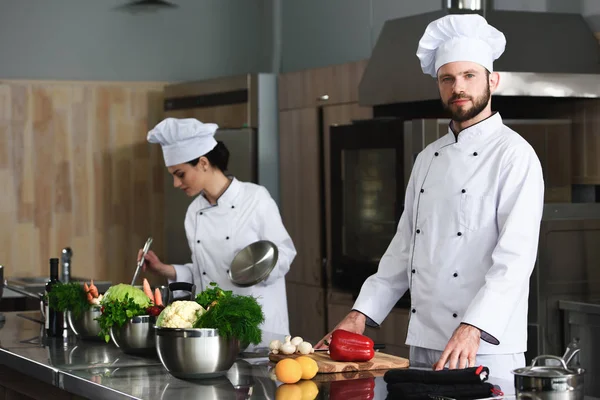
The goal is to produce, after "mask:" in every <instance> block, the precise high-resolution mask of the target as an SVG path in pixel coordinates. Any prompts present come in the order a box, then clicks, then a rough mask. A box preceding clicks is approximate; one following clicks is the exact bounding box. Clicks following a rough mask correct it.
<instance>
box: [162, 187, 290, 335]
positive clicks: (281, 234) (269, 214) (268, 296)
mask: <svg viewBox="0 0 600 400" xmlns="http://www.w3.org/2000/svg"><path fill="white" fill-rule="evenodd" d="M185 232H186V236H187V239H188V243H189V246H190V249H191V251H192V263H189V264H185V265H174V267H175V271H176V273H177V278H176V280H177V281H178V282H191V283H194V284H195V285H196V293H199V292H201V291H202V290H204V289H206V288H207V287H208V285H209V284H210V282H216V283H217V285H218V286H219V287H220V288H222V289H224V290H232V291H233V292H234V293H235V294H239V295H252V296H254V297H257V298H258V302H259V303H260V304H261V306H262V308H263V312H264V314H265V322H264V323H263V324H262V325H261V329H263V330H265V331H268V332H273V333H277V334H281V335H288V334H289V330H290V329H289V318H288V309H287V298H286V289H285V279H284V277H285V274H286V273H287V272H288V271H289V269H290V265H291V263H292V261H293V260H294V257H295V256H296V249H295V248H294V244H293V243H292V239H291V238H290V236H289V234H288V233H287V231H286V229H285V227H284V226H283V223H282V221H281V216H280V214H279V209H278V207H277V204H276V203H275V201H274V200H273V198H272V197H271V195H270V194H269V192H268V191H267V190H266V189H265V188H264V187H262V186H259V185H255V184H253V183H248V182H240V181H238V180H237V179H235V178H233V180H232V182H231V184H230V185H229V187H228V188H227V190H226V191H225V192H224V193H223V194H222V195H221V197H219V199H218V200H217V204H216V205H214V206H211V205H210V203H209V202H208V201H207V200H206V198H205V197H204V196H202V195H200V196H198V197H197V198H196V199H194V201H193V202H192V203H191V204H190V206H189V207H188V210H187V213H186V216H185ZM258 240H270V241H271V242H273V243H274V244H275V245H276V246H277V249H278V250H279V257H278V261H277V265H276V266H275V268H274V269H273V270H272V271H271V273H270V274H269V276H268V278H267V279H265V280H264V281H263V282H261V283H258V284H256V285H254V286H251V287H247V288H241V287H238V286H235V285H234V284H233V283H231V281H230V280H229V276H228V271H229V267H230V265H231V262H232V261H233V258H234V257H235V255H236V254H237V253H238V252H239V251H240V250H242V249H243V248H244V247H246V246H247V245H249V244H251V243H254V242H256V241H258Z"/></svg>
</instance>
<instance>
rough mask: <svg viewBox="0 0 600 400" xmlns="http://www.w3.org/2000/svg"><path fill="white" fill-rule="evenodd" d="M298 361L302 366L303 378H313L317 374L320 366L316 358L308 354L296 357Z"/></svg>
mask: <svg viewBox="0 0 600 400" xmlns="http://www.w3.org/2000/svg"><path fill="white" fill-rule="evenodd" d="M296 361H297V362H299V363H300V366H301V367H302V379H312V378H314V377H315V375H317V371H318V370H319V366H318V365H317V362H316V361H315V360H313V359H312V358H310V357H307V356H300V357H298V358H296Z"/></svg>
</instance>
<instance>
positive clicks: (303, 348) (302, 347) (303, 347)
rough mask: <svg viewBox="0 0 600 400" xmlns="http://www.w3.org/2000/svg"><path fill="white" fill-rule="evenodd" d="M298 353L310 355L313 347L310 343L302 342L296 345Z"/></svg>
mask: <svg viewBox="0 0 600 400" xmlns="http://www.w3.org/2000/svg"><path fill="white" fill-rule="evenodd" d="M298 351H299V352H300V354H310V353H312V352H313V351H314V350H313V347H312V345H311V344H310V343H308V342H302V343H300V344H299V345H298Z"/></svg>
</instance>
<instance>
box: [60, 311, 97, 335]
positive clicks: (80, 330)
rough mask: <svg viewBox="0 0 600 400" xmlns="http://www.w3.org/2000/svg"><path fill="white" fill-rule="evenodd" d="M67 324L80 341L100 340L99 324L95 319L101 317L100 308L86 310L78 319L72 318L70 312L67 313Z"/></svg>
mask: <svg viewBox="0 0 600 400" xmlns="http://www.w3.org/2000/svg"><path fill="white" fill-rule="evenodd" d="M66 314H67V323H68V324H69V327H70V328H71V330H72V331H73V332H74V333H75V335H77V336H79V337H81V338H82V339H95V340H102V337H100V336H98V334H99V333H100V323H98V321H96V320H95V319H96V318H98V317H99V316H100V315H102V312H101V311H100V307H96V306H92V307H90V308H89V309H88V310H86V311H85V312H84V313H83V314H81V315H80V316H79V318H75V317H73V313H72V312H71V311H67V313H66Z"/></svg>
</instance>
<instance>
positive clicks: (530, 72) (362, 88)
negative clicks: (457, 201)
mask: <svg viewBox="0 0 600 400" xmlns="http://www.w3.org/2000/svg"><path fill="white" fill-rule="evenodd" d="M456 13H478V14H480V15H483V16H484V17H485V18H486V19H487V20H488V22H489V23H490V24H491V25H493V26H494V27H496V28H497V29H499V30H500V31H502V32H503V33H504V35H505V36H506V41H507V44H506V50H505V52H504V54H502V56H501V57H500V58H499V59H498V60H496V62H495V63H494V69H495V70H496V71H498V72H500V74H501V75H500V85H499V87H498V90H497V91H496V93H495V94H494V95H496V96H540V97H587V98H596V97H600V57H599V54H600V53H599V47H600V46H599V45H598V40H597V39H596V37H595V36H594V34H593V32H592V30H591V29H590V27H589V26H588V24H587V22H586V21H585V20H584V18H583V17H582V16H581V15H580V14H567V13H550V12H521V11H500V10H494V9H493V1H491V0H446V1H444V2H443V9H441V10H439V11H434V12H430V13H426V14H420V15H415V16H411V17H405V18H398V19H393V20H388V21H386V22H385V24H384V26H383V29H382V30H381V33H380V35H379V38H378V39H377V43H376V44H375V47H374V48H373V52H372V54H371V57H370V59H369V62H368V64H367V67H366V70H365V72H364V74H363V77H362V80H361V82H360V85H359V103H360V104H361V105H363V106H377V105H385V104H394V103H405V102H416V101H425V100H435V99H438V98H439V94H438V90H437V86H436V83H435V80H434V79H433V78H432V77H431V76H429V75H425V74H423V72H422V71H421V67H420V64H419V60H418V58H417V56H416V51H417V45H418V43H419V40H420V38H421V36H422V35H423V32H424V31H425V28H426V27H427V25H428V24H429V23H430V22H431V21H433V20H435V19H438V18H440V17H443V16H444V15H448V14H456Z"/></svg>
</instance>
